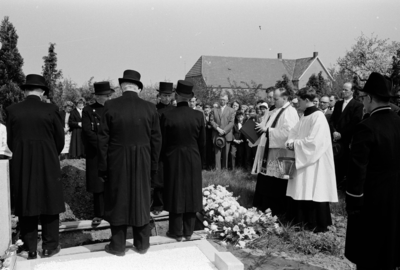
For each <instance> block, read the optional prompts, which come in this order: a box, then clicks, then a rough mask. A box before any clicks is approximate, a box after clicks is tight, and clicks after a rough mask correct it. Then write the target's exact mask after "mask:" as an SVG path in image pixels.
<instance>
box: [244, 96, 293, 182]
mask: <svg viewBox="0 0 400 270" xmlns="http://www.w3.org/2000/svg"><path fill="white" fill-rule="evenodd" d="M284 108H286V109H285V110H284V111H283V113H282V115H281V116H280V117H279V119H278V121H277V122H276V126H275V128H272V127H271V126H272V123H273V122H274V121H275V119H276V117H277V116H278V114H279V112H280V111H281V110H283V109H284ZM298 122H299V116H298V114H297V111H296V109H295V108H293V107H292V106H290V103H289V102H288V103H286V104H285V105H283V107H282V108H277V109H275V110H273V111H272V112H271V113H270V115H269V119H268V122H266V123H265V126H266V127H268V128H269V132H268V135H269V136H268V138H266V135H265V133H263V134H262V135H261V137H260V143H259V145H258V148H257V153H256V156H255V159H254V164H253V169H252V172H251V173H252V174H258V173H261V174H264V175H268V176H272V177H276V178H283V175H282V174H281V172H280V170H279V167H278V162H277V158H278V157H294V153H293V151H289V150H286V148H285V142H286V141H287V139H288V136H289V132H290V130H291V129H292V128H293V127H294V126H295V125H296V124H297V123H298ZM262 124H263V123H262ZM267 139H268V140H269V149H267V151H268V159H267V161H266V163H267V164H268V166H267V167H266V168H265V166H263V165H262V164H263V158H264V152H265V150H266V149H265V145H266V142H267ZM264 163H265V161H264Z"/></svg>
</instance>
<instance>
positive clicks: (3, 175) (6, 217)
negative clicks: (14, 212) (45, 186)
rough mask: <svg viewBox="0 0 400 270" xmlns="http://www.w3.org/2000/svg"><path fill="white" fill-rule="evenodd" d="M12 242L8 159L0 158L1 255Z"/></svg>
mask: <svg viewBox="0 0 400 270" xmlns="http://www.w3.org/2000/svg"><path fill="white" fill-rule="evenodd" d="M10 244H11V203H10V177H9V166H8V160H0V256H1V255H3V254H4V252H5V251H6V250H7V249H8V247H9V246H10Z"/></svg>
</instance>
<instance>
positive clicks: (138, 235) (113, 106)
mask: <svg viewBox="0 0 400 270" xmlns="http://www.w3.org/2000/svg"><path fill="white" fill-rule="evenodd" d="M119 84H120V86H121V89H122V92H123V94H122V96H121V97H118V98H115V99H112V100H110V101H107V102H106V103H105V106H104V113H103V117H102V119H101V123H100V125H101V129H100V130H99V133H98V140H99V152H100V154H99V155H100V156H99V176H100V177H101V178H102V179H104V181H105V183H104V202H105V211H104V219H105V220H107V221H108V222H109V223H110V225H111V234H112V236H111V242H110V244H109V245H106V248H105V250H106V252H108V253H111V254H115V255H119V256H123V255H124V254H125V239H126V231H127V226H132V227H133V228H132V230H133V239H134V243H133V245H134V246H135V247H136V249H137V250H138V251H139V252H140V253H144V252H146V251H147V249H148V248H149V246H150V242H149V237H150V226H149V221H150V200H151V198H150V193H151V176H152V175H153V177H154V175H155V174H156V172H157V165H158V159H159V155H160V150H161V132H160V123H159V116H158V113H157V110H156V106H155V105H154V104H153V103H150V102H148V101H145V100H142V99H140V98H139V96H138V94H139V93H140V91H141V90H142V89H143V84H142V83H141V82H140V74H139V72H137V71H134V70H125V71H124V75H123V77H122V78H120V79H119Z"/></svg>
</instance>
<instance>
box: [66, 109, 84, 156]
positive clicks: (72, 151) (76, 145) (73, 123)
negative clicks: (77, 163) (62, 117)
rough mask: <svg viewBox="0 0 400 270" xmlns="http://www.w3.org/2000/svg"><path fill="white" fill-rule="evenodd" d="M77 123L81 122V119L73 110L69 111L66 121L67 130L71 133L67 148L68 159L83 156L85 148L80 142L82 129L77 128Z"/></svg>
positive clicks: (76, 111) (75, 110)
mask: <svg viewBox="0 0 400 270" xmlns="http://www.w3.org/2000/svg"><path fill="white" fill-rule="evenodd" d="M82 113H83V112H82ZM79 122H82V117H81V115H80V114H79V112H78V110H77V109H76V108H75V109H73V110H72V111H71V114H70V116H69V119H68V125H69V129H70V131H71V132H72V133H71V143H70V146H69V157H70V158H80V157H82V156H83V155H84V154H85V147H84V145H83V140H82V127H80V126H79Z"/></svg>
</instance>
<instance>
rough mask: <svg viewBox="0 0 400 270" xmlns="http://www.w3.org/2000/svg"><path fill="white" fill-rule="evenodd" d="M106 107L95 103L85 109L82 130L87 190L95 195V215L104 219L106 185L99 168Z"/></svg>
mask: <svg viewBox="0 0 400 270" xmlns="http://www.w3.org/2000/svg"><path fill="white" fill-rule="evenodd" d="M103 114H104V105H101V104H100V103H97V102H95V103H93V104H91V105H88V106H86V107H85V108H83V111H82V130H83V139H84V140H83V142H84V145H85V154H86V190H87V191H88V192H90V193H93V200H94V215H95V217H99V218H102V217H103V215H104V198H103V191H104V183H103V182H102V181H100V179H99V175H98V174H99V168H98V136H97V134H98V132H99V130H100V128H101V125H100V123H101V118H102V117H103Z"/></svg>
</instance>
